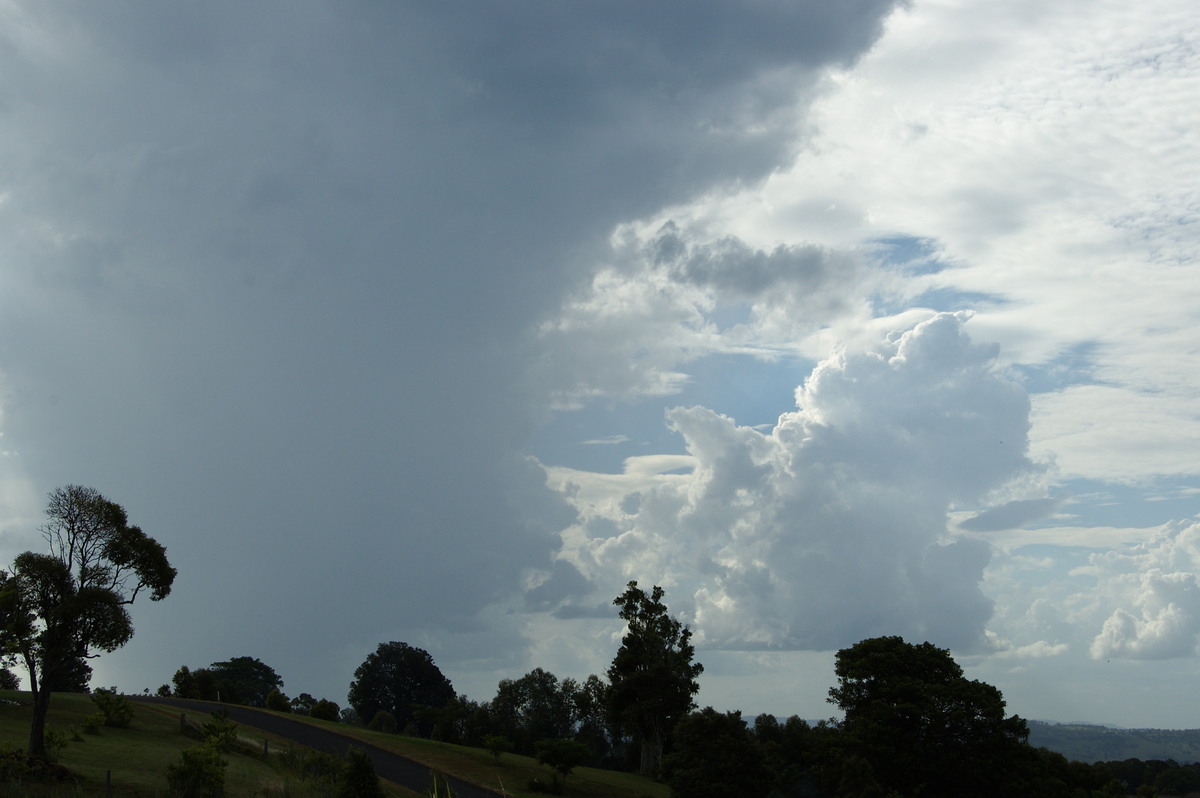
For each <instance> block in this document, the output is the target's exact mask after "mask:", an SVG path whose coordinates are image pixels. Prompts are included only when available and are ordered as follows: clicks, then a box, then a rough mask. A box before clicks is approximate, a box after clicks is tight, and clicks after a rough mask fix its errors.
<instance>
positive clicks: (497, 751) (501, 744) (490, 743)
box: [483, 734, 513, 765]
mask: <svg viewBox="0 0 1200 798" xmlns="http://www.w3.org/2000/svg"><path fill="white" fill-rule="evenodd" d="M483 747H484V748H486V749H487V750H488V753H489V754H491V755H492V756H494V757H495V758H496V764H497V765H499V764H500V755H501V754H507V753H508V752H509V751H511V750H512V748H513V744H512V740H510V739H508V738H507V737H505V736H504V735H503V734H489V735H487V736H486V737H484V738H483Z"/></svg>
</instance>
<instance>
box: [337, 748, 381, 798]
mask: <svg viewBox="0 0 1200 798" xmlns="http://www.w3.org/2000/svg"><path fill="white" fill-rule="evenodd" d="M336 798H383V787H382V786H380V784H379V777H378V776H377V775H375V763H374V762H372V761H371V757H370V756H369V755H368V754H367V752H366V751H364V750H363V749H361V748H355V747H353V746H351V747H350V748H349V749H348V750H347V751H346V761H345V762H344V763H342V772H341V774H340V778H339V779H338V789H337V793H336Z"/></svg>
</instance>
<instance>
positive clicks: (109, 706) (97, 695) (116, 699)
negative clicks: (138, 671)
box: [92, 687, 133, 729]
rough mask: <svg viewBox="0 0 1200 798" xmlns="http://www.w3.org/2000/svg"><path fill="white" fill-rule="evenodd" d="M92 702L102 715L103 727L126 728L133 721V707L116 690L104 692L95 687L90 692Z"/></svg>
mask: <svg viewBox="0 0 1200 798" xmlns="http://www.w3.org/2000/svg"><path fill="white" fill-rule="evenodd" d="M92 702H93V703H94V704H95V705H96V708H97V709H99V710H100V712H101V713H102V714H103V715H104V725H105V726H109V727H111V728H114V729H124V728H127V727H128V726H129V724H130V722H131V721H133V705H132V704H130V703H129V702H128V701H126V700H125V696H123V695H121V694H120V693H118V692H117V691H116V688H113V689H109V690H106V689H105V688H103V687H97V688H96V689H95V690H93V691H92Z"/></svg>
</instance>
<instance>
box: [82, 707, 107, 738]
mask: <svg viewBox="0 0 1200 798" xmlns="http://www.w3.org/2000/svg"><path fill="white" fill-rule="evenodd" d="M103 725H104V713H103V712H93V713H92V714H90V715H88V716H87V717H85V718H84V719H83V730H84V731H85V732H87V733H88V734H99V733H100V727H101V726H103Z"/></svg>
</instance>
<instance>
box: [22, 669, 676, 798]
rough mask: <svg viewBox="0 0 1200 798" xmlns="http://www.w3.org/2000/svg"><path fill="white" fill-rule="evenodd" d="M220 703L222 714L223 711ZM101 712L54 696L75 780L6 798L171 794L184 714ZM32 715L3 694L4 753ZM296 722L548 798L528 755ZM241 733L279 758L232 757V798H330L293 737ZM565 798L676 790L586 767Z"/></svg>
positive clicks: (84, 700)
mask: <svg viewBox="0 0 1200 798" xmlns="http://www.w3.org/2000/svg"><path fill="white" fill-rule="evenodd" d="M213 706H214V709H215V708H218V707H219V706H220V705H218V704H214V705H213ZM95 712H96V707H95V705H94V704H93V703H92V701H91V699H90V698H89V697H88V696H86V695H74V694H66V693H60V694H55V696H54V698H53V700H52V701H51V704H50V716H49V719H48V725H49V728H51V729H56V730H58V731H60V732H63V733H64V736H65V737H66V738H68V739H69V740H70V741H69V742H68V743H67V744H66V745H65V747H63V748H62V749H61V750H60V751H59V752H58V757H57V758H58V763H59V764H60V765H62V766H63V767H64V768H66V769H67V770H69V771H70V773H71V779H72V780H71V781H70V782H65V783H62V784H45V783H39V784H33V785H4V784H0V798H15V796H43V797H45V798H66V796H72V798H74V797H75V796H103V795H105V794H106V792H105V780H106V777H107V774H108V773H109V772H111V779H112V784H113V789H112V793H111V794H112V795H113V796H118V797H119V798H133V797H134V796H137V798H165V797H166V796H167V795H168V793H167V779H166V771H167V766H168V765H171V764H176V763H178V761H179V752H180V751H182V750H184V749H185V748H189V747H190V746H192V745H195V744H196V741H195V740H194V739H192V738H190V737H188V736H186V735H184V734H182V733H181V732H180V729H179V710H177V709H173V708H170V707H166V706H160V705H154V704H145V703H140V702H138V703H136V704H135V713H136V714H135V716H134V719H133V722H132V724H130V726H129V728H126V729H110V728H102V729H101V730H100V734H98V735H96V734H88V733H86V732H83V731H82V730H83V728H84V719H85V718H86V717H87V716H88V715H91V714H93V713H95ZM31 714H32V709H31V706H30V698H29V694H28V693H19V692H12V691H0V750H10V749H14V748H19V749H23V748H25V745H26V742H27V739H28V736H29V720H30V716H31ZM289 717H294V718H295V719H296V720H300V721H302V722H305V723H310V724H312V725H315V726H322V727H325V728H332V729H336V730H337V731H338V732H340V733H343V734H345V735H346V736H348V737H351V738H354V739H358V740H360V741H363V742H369V743H371V744H372V745H376V746H378V747H380V748H383V749H385V750H389V751H393V752H395V753H398V754H401V755H403V756H407V757H409V758H410V759H414V760H416V761H418V762H421V763H423V764H426V765H428V766H429V767H430V768H431V769H436V770H439V771H441V772H444V773H449V774H453V775H455V776H458V777H459V778H461V779H464V780H466V781H470V782H474V783H476V784H480V785H483V786H486V787H490V788H492V789H496V790H506V791H507V792H508V794H509V795H512V796H514V798H534V797H535V796H537V795H539V794H538V793H533V792H529V791H528V790H527V789H526V787H527V785H528V784H529V781H530V779H532V778H534V777H538V778H541V779H542V780H543V781H547V782H548V781H549V774H550V771H549V770H547V769H546V768H545V767H542V766H539V765H538V764H537V763H536V762H535V761H534V760H532V759H529V758H528V757H522V756H517V755H515V754H504V755H503V757H502V759H501V761H500V763H497V762H496V761H495V759H494V758H493V757H492V756H491V754H489V753H487V752H486V751H483V750H480V749H476V748H466V747H463V746H457V745H450V744H447V743H438V742H434V741H431V740H422V739H419V738H413V737H402V736H399V735H394V734H383V733H379V732H372V731H368V730H366V729H361V728H355V727H349V726H343V725H341V724H335V723H329V722H327V721H319V720H313V719H311V718H306V717H298V716H289ZM188 718H189V719H191V720H196V721H200V722H206V721H208V720H209V719H210V716H206V715H202V714H198V713H194V712H188ZM241 730H242V738H243V742H245V743H247V744H248V747H250V748H252V749H253V750H255V751H261V750H262V747H263V741H264V740H266V741H267V742H268V748H269V750H270V751H271V752H272V753H274V754H276V755H277V756H272V757H270V758H269V759H264V758H263V757H262V756H249V755H244V754H236V753H230V754H227V755H226V756H225V759H226V761H227V762H228V763H229V765H228V768H227V769H226V789H225V792H226V794H227V795H230V796H249V797H250V798H256V797H260V796H261V798H271V797H272V796H274V797H276V798H282V797H283V796H288V798H319V796H320V795H321V794H322V792H321V790H320V789H319V788H318V786H317V785H315V784H314V783H312V782H311V781H308V780H305V779H302V778H301V777H300V776H299V775H298V774H297V773H296V772H294V771H293V770H290V769H289V768H287V767H285V766H284V765H283V763H282V762H281V761H280V757H279V756H278V754H281V753H282V752H284V751H286V750H288V748H289V743H288V742H287V741H286V740H283V739H281V738H279V737H276V736H274V735H270V734H266V733H263V732H260V731H259V730H258V729H255V728H252V727H248V726H242V727H241ZM73 732H75V733H74V734H73ZM72 737H73V738H74V739H71V738H72ZM384 786H385V791H386V792H387V794H388V796H389V798H411V797H412V796H416V795H418V793H414V792H412V791H410V790H406V789H404V788H402V787H399V786H398V785H393V784H390V783H387V782H385V783H384ZM563 794H564V795H567V796H572V797H573V798H669V795H670V791H669V790H668V789H667V788H666V787H665V786H664V785H662V784H657V783H655V782H653V781H650V780H648V779H644V778H642V777H640V776H636V775H634V774H631V773H620V772H616V771H607V770H599V769H595V768H579V769H578V770H576V771H575V772H573V773H572V774H571V776H570V778H569V779H568V780H567V782H566V790H565V791H564V793H563Z"/></svg>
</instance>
